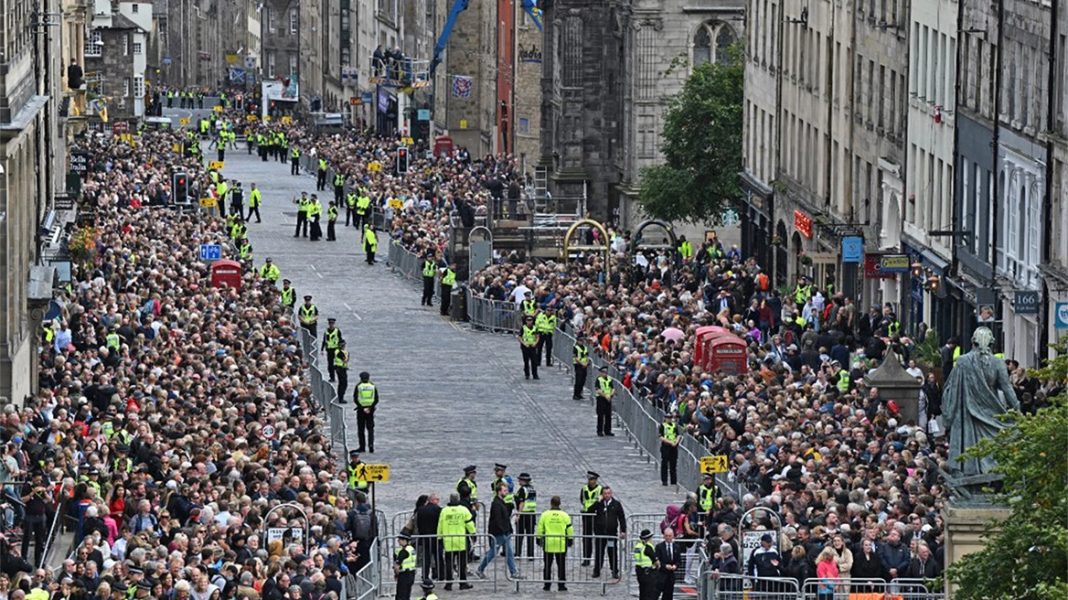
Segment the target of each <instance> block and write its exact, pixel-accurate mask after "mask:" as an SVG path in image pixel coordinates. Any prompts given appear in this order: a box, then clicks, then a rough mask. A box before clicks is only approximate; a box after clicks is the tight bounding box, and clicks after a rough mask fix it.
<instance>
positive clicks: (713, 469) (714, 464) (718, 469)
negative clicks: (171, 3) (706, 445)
mask: <svg viewBox="0 0 1068 600" xmlns="http://www.w3.org/2000/svg"><path fill="white" fill-rule="evenodd" d="M701 472H702V473H726V472H727V455H726V454H716V455H713V456H702V457H701Z"/></svg>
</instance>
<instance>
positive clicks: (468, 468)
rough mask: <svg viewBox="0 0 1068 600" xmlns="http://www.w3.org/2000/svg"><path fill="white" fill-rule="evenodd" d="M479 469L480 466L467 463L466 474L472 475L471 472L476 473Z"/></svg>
mask: <svg viewBox="0 0 1068 600" xmlns="http://www.w3.org/2000/svg"><path fill="white" fill-rule="evenodd" d="M477 470H478V467H476V466H475V465H467V466H466V467H464V475H470V474H471V473H474V472H475V471H477Z"/></svg>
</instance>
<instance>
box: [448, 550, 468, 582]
mask: <svg viewBox="0 0 1068 600" xmlns="http://www.w3.org/2000/svg"><path fill="white" fill-rule="evenodd" d="M453 569H455V571H453ZM454 572H455V573H457V577H455V579H459V580H460V581H464V582H466V581H467V551H466V550H459V551H456V552H446V553H445V573H444V575H445V581H446V582H449V581H452V580H453V579H454V577H453V573H454Z"/></svg>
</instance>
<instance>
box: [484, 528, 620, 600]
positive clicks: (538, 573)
mask: <svg viewBox="0 0 1068 600" xmlns="http://www.w3.org/2000/svg"><path fill="white" fill-rule="evenodd" d="M576 521H577V520H576V519H575V517H574V516H572V527H574V528H575V529H576V532H575V534H574V536H573V537H572V540H571V545H570V546H568V547H567V550H566V552H565V553H564V580H563V581H561V580H560V572H559V566H558V564H557V562H556V561H557V559H556V558H555V556H553V557H552V558H551V559H550V558H549V557H548V555H546V554H545V549H544V546H543V545H539V546H535V550H534V556H533V557H529V556H524V558H523V559H522V560H520V559H516V568H517V569H518V570H519V574H520V576H521V577H522V579H517V580H515V581H514V584H515V591H516V592H517V593H518V592H519V591H520V588H521V587H523V586H528V587H529V586H544V585H546V584H549V583H551V584H552V585H560V584H561V583H562V584H564V585H566V586H576V585H578V586H588V587H593V588H594V589H599V590H600V593H601V595H602V596H603V595H606V594H607V593H608V586H609V585H618V584H620V583H622V584H623V585H624V586H625V585H626V583H625V582H626V581H627V580H629V579H631V574H632V573H631V571H633V568H632V567H631V566H630V562H631V561H630V560H629V558H630V555H631V548H630V547H629V546H628V541H627V540H626V539H620V538H619V537H618V536H614V535H594V534H580V533H578V531H577V529H578V527H576V525H577V522H576ZM517 541H518V540H516V539H513V542H517ZM587 546H589V548H590V551H589V552H590V553H589V556H587V554H586V547H587ZM599 547H601V549H600V551H598V548H599ZM609 549H614V550H615V552H616V561H617V562H616V567H617V568H618V570H619V575H620V578H619V579H615V578H613V577H612V575H613V573H612V567H611V562H610V561H609V558H608V552H609ZM598 554H600V556H601V565H600V573H599V574H598V577H596V578H594V577H593V571H594V568H595V566H596V563H597V557H598ZM499 560H502V559H501V558H500V557H497V558H496V559H494V562H497V561H499ZM550 561H551V564H550V565H549V566H550V567H551V568H552V571H551V573H550V576H549V577H548V578H547V577H546V576H545V567H546V563H547V562H550Z"/></svg>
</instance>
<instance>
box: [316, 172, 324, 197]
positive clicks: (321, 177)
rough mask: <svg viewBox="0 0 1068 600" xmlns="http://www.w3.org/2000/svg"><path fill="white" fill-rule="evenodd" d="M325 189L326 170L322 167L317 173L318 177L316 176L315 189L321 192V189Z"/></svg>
mask: <svg viewBox="0 0 1068 600" xmlns="http://www.w3.org/2000/svg"><path fill="white" fill-rule="evenodd" d="M325 189H326V171H323V170H322V169H320V170H319V172H318V174H317V176H316V178H315V190H316V191H319V192H321V191H323V190H325Z"/></svg>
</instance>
